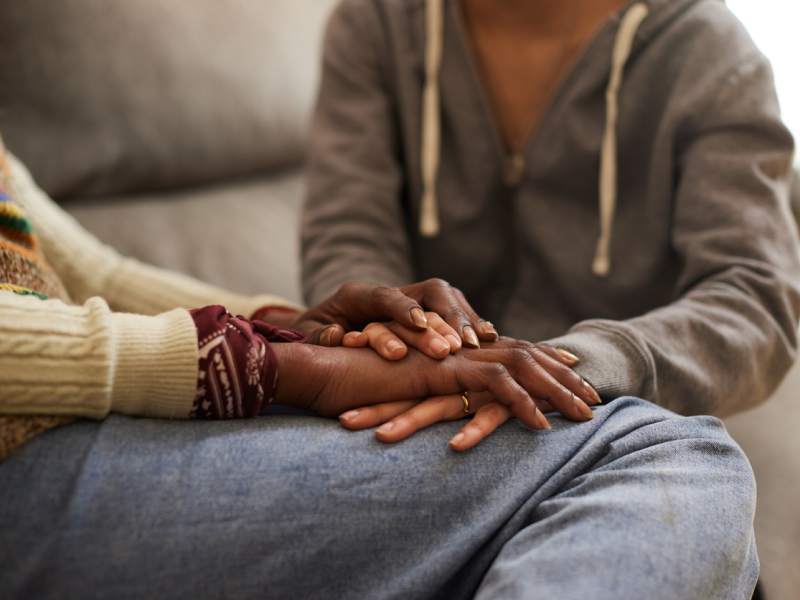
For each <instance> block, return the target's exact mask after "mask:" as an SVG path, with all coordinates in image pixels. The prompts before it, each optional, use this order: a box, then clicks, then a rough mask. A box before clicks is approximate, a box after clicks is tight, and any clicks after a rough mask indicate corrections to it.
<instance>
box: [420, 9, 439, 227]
mask: <svg viewBox="0 0 800 600" xmlns="http://www.w3.org/2000/svg"><path fill="white" fill-rule="evenodd" d="M443 5H444V0H426V2H425V25H426V29H425V34H426V40H425V88H424V89H423V92H422V157H421V158H422V190H423V191H422V206H421V208H420V216H419V232H420V234H421V235H423V236H425V237H435V236H437V235H439V207H438V206H437V204H438V203H437V199H436V175H437V173H438V171H439V152H440V145H441V139H440V136H441V124H440V122H439V68H440V67H441V64H442V38H443V37H444V35H443V29H444V7H443Z"/></svg>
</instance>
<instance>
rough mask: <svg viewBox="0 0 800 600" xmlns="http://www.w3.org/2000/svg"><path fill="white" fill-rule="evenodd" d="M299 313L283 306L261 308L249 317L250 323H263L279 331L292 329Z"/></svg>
mask: <svg viewBox="0 0 800 600" xmlns="http://www.w3.org/2000/svg"><path fill="white" fill-rule="evenodd" d="M299 316H300V312H298V311H296V310H295V309H293V308H288V307H285V306H262V307H261V308H259V309H258V310H257V311H255V312H254V313H253V315H252V316H251V317H250V320H251V321H263V322H264V323H269V324H270V325H274V326H275V327H280V328H281V329H292V325H294V323H296V322H297V318H298V317H299Z"/></svg>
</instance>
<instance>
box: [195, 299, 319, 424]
mask: <svg viewBox="0 0 800 600" xmlns="http://www.w3.org/2000/svg"><path fill="white" fill-rule="evenodd" d="M189 314H190V315H191V316H192V319H193V320H194V324H195V327H197V346H198V350H199V353H200V359H199V363H198V372H197V393H196V394H195V400H194V405H193V407H192V411H191V413H190V415H189V416H190V417H191V418H200V419H232V418H236V417H255V416H256V415H257V414H258V413H259V411H260V410H261V409H262V408H263V407H264V406H265V405H266V404H268V403H270V402H272V400H273V398H274V397H275V386H276V384H277V381H278V359H277V357H276V356H275V351H274V350H273V349H272V346H271V345H270V342H276V343H292V342H294V343H305V342H306V341H307V338H306V336H305V335H304V334H302V333H300V332H299V331H293V330H290V329H279V328H278V327H275V326H273V325H270V324H268V323H264V322H262V321H255V322H251V321H250V320H248V319H245V318H244V317H242V316H238V317H234V316H232V315H231V314H230V313H228V312H227V311H226V310H225V308H224V307H222V306H206V307H205V308H198V309H194V310H190V311H189Z"/></svg>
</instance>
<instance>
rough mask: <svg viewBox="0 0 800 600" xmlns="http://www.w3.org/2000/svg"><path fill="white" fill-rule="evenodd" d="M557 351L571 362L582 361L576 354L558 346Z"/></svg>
mask: <svg viewBox="0 0 800 600" xmlns="http://www.w3.org/2000/svg"><path fill="white" fill-rule="evenodd" d="M556 352H558V353H559V354H560V355H561V356H562V357H564V358H566V359H567V360H568V361H569V362H571V363H576V362H578V361H580V359H579V358H578V357H577V356H575V355H574V354H573V353H572V352H567V351H566V350H562V349H561V348H556Z"/></svg>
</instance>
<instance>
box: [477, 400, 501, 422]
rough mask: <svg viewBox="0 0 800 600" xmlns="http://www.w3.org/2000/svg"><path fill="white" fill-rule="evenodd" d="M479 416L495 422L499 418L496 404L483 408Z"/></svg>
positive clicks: (498, 409)
mask: <svg viewBox="0 0 800 600" xmlns="http://www.w3.org/2000/svg"><path fill="white" fill-rule="evenodd" d="M481 415H483V417H484V418H486V419H487V420H489V421H492V422H494V421H497V420H499V419H500V417H501V414H500V408H499V407H498V406H497V405H496V404H489V405H487V406H484V407H483V409H482V410H481Z"/></svg>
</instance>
